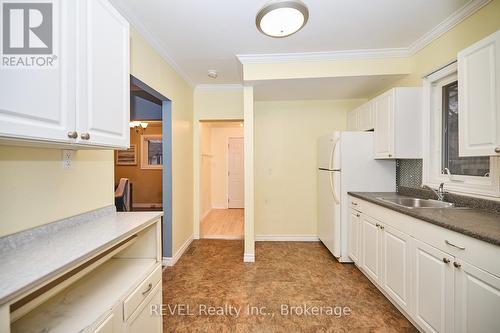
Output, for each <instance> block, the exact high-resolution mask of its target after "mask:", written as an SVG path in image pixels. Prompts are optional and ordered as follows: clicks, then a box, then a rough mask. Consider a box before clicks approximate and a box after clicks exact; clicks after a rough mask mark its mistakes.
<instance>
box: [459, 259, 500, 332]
mask: <svg viewBox="0 0 500 333" xmlns="http://www.w3.org/2000/svg"><path fill="white" fill-rule="evenodd" d="M460 264H461V266H460V267H459V268H457V269H455V332H464V333H465V332H474V333H482V332H484V333H487V332H491V333H493V332H498V330H499V328H500V316H499V315H498V314H499V311H500V278H498V277H496V276H494V275H492V274H490V273H487V272H485V271H483V270H481V269H479V268H477V267H475V266H473V265H471V264H469V263H467V262H463V261H460Z"/></svg>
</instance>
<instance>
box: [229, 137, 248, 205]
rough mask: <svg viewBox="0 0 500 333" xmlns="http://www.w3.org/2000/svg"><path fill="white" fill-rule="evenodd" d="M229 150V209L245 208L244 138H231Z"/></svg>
mask: <svg viewBox="0 0 500 333" xmlns="http://www.w3.org/2000/svg"><path fill="white" fill-rule="evenodd" d="M228 150H229V152H228V208H244V207H245V180H244V177H245V174H244V157H243V138H229V143H228Z"/></svg>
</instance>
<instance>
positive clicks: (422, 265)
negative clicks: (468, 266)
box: [413, 240, 454, 332]
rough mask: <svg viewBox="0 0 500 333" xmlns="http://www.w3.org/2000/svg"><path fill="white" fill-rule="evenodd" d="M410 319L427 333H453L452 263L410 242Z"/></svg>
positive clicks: (437, 252) (425, 246) (439, 253)
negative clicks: (412, 300)
mask: <svg viewBox="0 0 500 333" xmlns="http://www.w3.org/2000/svg"><path fill="white" fill-rule="evenodd" d="M414 244H415V246H414V250H413V260H414V267H413V268H414V269H413V271H414V295H415V307H414V313H415V315H414V319H415V321H416V322H417V324H419V325H420V326H421V327H422V328H424V329H425V330H426V331H427V332H453V285H454V280H453V273H454V272H453V264H452V262H453V260H454V258H453V257H452V256H450V255H448V254H447V253H445V252H443V251H440V250H438V249H436V248H435V247H432V246H430V245H428V244H425V243H423V242H421V241H418V240H414Z"/></svg>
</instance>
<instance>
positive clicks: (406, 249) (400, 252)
mask: <svg viewBox="0 0 500 333" xmlns="http://www.w3.org/2000/svg"><path fill="white" fill-rule="evenodd" d="M381 284H382V288H384V290H385V291H386V292H387V293H388V294H389V295H390V296H391V298H392V299H393V300H394V301H396V302H397V303H398V304H399V306H401V308H402V309H403V310H405V311H406V312H408V313H411V305H412V304H411V237H410V236H408V235H407V234H404V233H402V232H400V231H398V230H396V229H394V228H392V227H389V226H387V225H384V226H383V232H382V281H381Z"/></svg>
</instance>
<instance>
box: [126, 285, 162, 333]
mask: <svg viewBox="0 0 500 333" xmlns="http://www.w3.org/2000/svg"><path fill="white" fill-rule="evenodd" d="M151 295H152V297H151V298H150V300H149V301H145V302H144V303H143V304H142V306H141V307H140V308H139V309H138V310H137V311H136V312H135V313H134V315H133V316H132V317H131V319H130V320H129V321H128V322H127V324H126V332H127V333H146V332H148V333H149V332H151V333H160V332H162V331H163V318H162V316H161V304H162V297H161V283H159V284H158V285H157V286H156V287H155V289H153V291H152V293H151ZM152 308H155V309H157V312H155V311H152Z"/></svg>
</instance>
